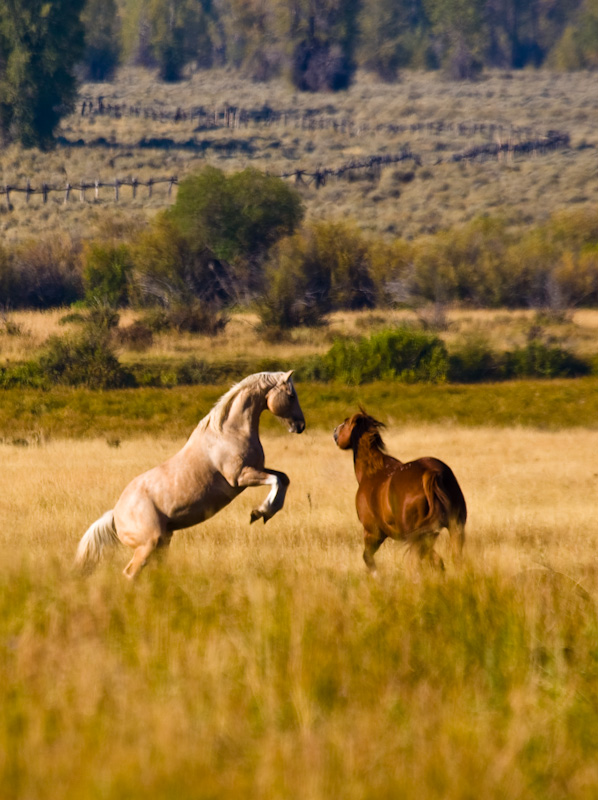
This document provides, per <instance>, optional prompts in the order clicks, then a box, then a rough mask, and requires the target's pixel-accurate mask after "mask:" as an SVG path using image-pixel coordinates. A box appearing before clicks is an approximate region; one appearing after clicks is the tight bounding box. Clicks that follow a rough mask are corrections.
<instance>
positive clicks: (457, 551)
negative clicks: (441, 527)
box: [448, 519, 465, 564]
mask: <svg viewBox="0 0 598 800" xmlns="http://www.w3.org/2000/svg"><path fill="white" fill-rule="evenodd" d="M448 532H449V536H450V540H451V552H452V556H453V562H454V563H455V564H460V563H461V562H462V560H463V545H464V544H465V525H464V524H463V523H462V522H459V521H458V520H456V519H452V520H451V521H450V522H449V526H448Z"/></svg>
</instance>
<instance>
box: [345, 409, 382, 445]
mask: <svg viewBox="0 0 598 800" xmlns="http://www.w3.org/2000/svg"><path fill="white" fill-rule="evenodd" d="M384 427H386V426H385V425H384V423H383V422H379V421H378V420H377V419H374V417H370V415H369V414H368V413H367V412H366V410H365V409H364V408H363V406H359V411H358V412H357V414H353V416H352V417H347V419H346V420H345V421H344V422H341V424H340V425H337V427H336V428H335V429H334V441H335V442H336V443H337V445H338V446H339V447H340V449H341V450H355V449H356V448H357V445H358V443H359V440H360V439H361V437H362V436H363V435H364V434H369V437H368V438H369V439H370V443H371V445H373V446H374V447H377V448H379V449H383V448H384V443H383V442H382V437H381V436H380V433H379V430H380V428H384Z"/></svg>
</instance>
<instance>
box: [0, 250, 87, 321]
mask: <svg viewBox="0 0 598 800" xmlns="http://www.w3.org/2000/svg"><path fill="white" fill-rule="evenodd" d="M0 261H1V259H0ZM6 277H7V279H8V284H9V287H10V291H9V293H8V294H7V295H4V302H5V303H8V304H10V306H11V307H13V308H54V307H56V306H64V305H70V304H71V303H73V302H74V301H76V300H80V299H81V298H82V297H83V281H82V277H81V264H80V257H79V246H78V244H77V243H76V242H73V240H72V239H71V238H70V237H69V236H67V235H62V236H60V235H54V236H52V237H48V238H40V239H34V240H30V241H26V242H23V243H21V244H18V245H16V246H15V247H14V249H13V250H12V252H11V258H10V270H9V275H8V276H6ZM5 279H6V278H5ZM0 280H2V278H1V277H0ZM2 288H4V287H2Z"/></svg>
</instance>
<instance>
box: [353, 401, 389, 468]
mask: <svg viewBox="0 0 598 800" xmlns="http://www.w3.org/2000/svg"><path fill="white" fill-rule="evenodd" d="M359 411H360V413H359V414H356V415H355V418H354V419H355V422H354V427H353V432H354V436H355V446H354V447H353V453H354V456H355V460H357V458H358V457H359V460H360V462H361V464H362V465H363V468H364V469H365V471H366V472H375V471H376V470H378V469H380V467H381V466H382V465H383V464H384V455H385V453H386V445H385V444H384V441H383V440H382V436H381V435H380V428H385V427H386V425H385V424H384V423H383V422H379V421H378V420H377V419H374V417H371V416H370V415H369V414H368V413H367V412H366V411H365V410H364V409H363V408H362V407H361V406H359Z"/></svg>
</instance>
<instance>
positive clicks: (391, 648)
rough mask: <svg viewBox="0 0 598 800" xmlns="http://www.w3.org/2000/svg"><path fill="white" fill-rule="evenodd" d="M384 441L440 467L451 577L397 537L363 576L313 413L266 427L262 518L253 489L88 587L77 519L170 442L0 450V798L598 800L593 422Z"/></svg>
mask: <svg viewBox="0 0 598 800" xmlns="http://www.w3.org/2000/svg"><path fill="white" fill-rule="evenodd" d="M386 438H387V443H388V445H389V449H390V451H391V452H393V453H394V454H396V455H398V456H401V457H402V458H403V459H409V458H412V457H416V456H419V455H422V454H425V453H428V454H434V455H436V456H439V457H441V458H443V459H444V460H446V461H447V462H448V463H449V464H450V465H451V466H452V467H453V468H454V470H455V473H456V475H457V476H458V478H459V480H460V482H461V484H462V487H463V490H464V493H465V495H466V498H467V501H468V505H469V514H470V516H469V523H468V541H467V560H466V566H465V569H464V570H463V571H462V572H460V573H458V572H456V571H455V570H454V568H453V567H451V566H449V568H448V570H447V572H446V573H445V575H444V576H436V575H430V574H427V573H423V574H422V575H419V576H418V575H417V574H413V573H411V572H409V570H408V568H407V565H406V561H405V559H404V556H403V550H402V548H401V547H400V546H399V545H398V544H396V543H394V542H390V543H386V544H385V545H384V546H383V548H382V549H381V551H380V553H379V555H378V563H379V572H380V579H379V581H373V580H372V579H371V578H369V577H368V576H367V575H366V574H365V568H364V566H363V564H362V561H361V547H360V531H359V526H358V523H357V520H356V517H355V512H354V508H353V496H354V491H355V479H354V476H353V471H352V463H351V457H350V455H349V454H347V453H342V452H340V451H338V450H337V449H336V448H335V446H334V443H333V441H332V438H331V436H330V435H329V434H324V433H321V432H316V433H313V432H310V431H307V432H306V433H305V434H304V435H302V436H301V437H295V436H289V435H280V436H267V437H264V443H265V449H266V454H267V463H268V464H269V465H271V466H273V467H278V468H281V469H284V470H286V471H287V472H288V473H289V475H290V476H291V479H292V483H291V489H290V492H289V495H288V500H287V504H286V506H285V508H284V510H283V511H282V512H281V513H280V514H279V515H278V516H277V517H275V518H274V519H273V520H272V521H271V522H269V523H268V525H266V526H261V527H258V526H253V527H249V525H248V519H249V510H250V508H251V507H252V505H253V504H254V503H255V501H256V499H257V496H258V495H259V492H257V491H251V490H250V491H248V492H246V493H245V495H244V496H241V497H240V498H239V499H238V500H237V501H235V502H234V503H233V504H232V505H231V506H229V507H228V508H227V509H225V510H224V511H222V512H221V513H220V514H219V515H217V516H216V517H215V518H213V519H212V520H210V521H208V522H207V523H205V524H203V525H202V526H200V527H198V528H196V529H194V530H192V531H189V532H181V533H178V534H176V536H175V538H174V541H173V545H172V548H171V553H170V557H169V561H168V564H167V565H165V566H164V567H157V568H150V567H148V569H147V570H146V571H145V572H144V573H143V574H142V576H141V578H140V580H139V581H138V582H137V583H136V584H135V585H134V586H130V585H128V584H127V583H126V582H125V580H124V578H123V577H122V576H121V574H120V570H121V567H122V566H123V565H124V563H125V562H126V560H127V554H125V553H124V552H122V551H115V553H114V555H113V556H112V557H111V558H109V559H107V561H106V562H105V563H104V564H103V565H102V566H101V567H100V569H99V570H98V572H97V573H96V574H95V575H94V576H92V577H91V578H90V579H88V580H80V579H77V578H76V577H74V576H73V575H71V574H70V562H71V559H72V556H73V553H74V549H75V546H76V542H77V540H78V538H79V537H80V535H81V534H82V533H83V531H84V529H85V528H86V527H87V525H88V524H89V523H90V522H91V521H92V520H93V519H95V518H96V517H98V516H99V515H100V513H102V512H103V511H104V510H105V509H106V508H108V507H110V506H111V505H112V504H113V503H114V500H115V498H116V497H117V495H118V494H119V492H120V490H121V489H122V488H123V487H124V485H125V483H126V482H127V481H128V480H129V479H130V478H132V477H133V476H134V475H136V474H137V473H139V472H140V471H141V470H142V469H144V468H146V467H149V466H151V465H154V464H155V463H157V462H158V461H160V460H161V459H163V458H165V457H167V456H168V455H169V454H170V453H172V452H173V450H174V449H175V448H176V446H177V445H176V444H175V445H173V443H172V442H171V441H160V440H157V441H156V440H149V439H145V440H136V441H130V442H126V443H124V444H123V445H121V446H120V447H119V448H110V447H108V446H107V445H106V443H105V442H103V441H99V440H91V441H84V442H74V441H68V440H61V441H53V442H49V443H47V444H45V445H43V446H41V447H39V448H35V447H29V448H18V447H13V446H7V445H0V457H1V458H2V462H3V464H4V471H3V492H2V495H1V496H0V521H1V523H2V524H1V528H0V530H1V534H0V537H1V544H2V552H3V557H2V569H1V570H0V582H1V583H2V592H1V594H0V597H1V598H2V600H1V601H0V605H1V609H0V610H1V613H0V626H1V629H0V631H1V636H0V656H1V657H0V699H1V701H2V707H3V715H2V722H1V723H0V743H1V745H2V746H0V787H1V789H2V792H1V793H2V796H3V797H13V798H21V797H22V798H26V797H36V798H40V799H41V798H52V799H53V798H56V797H61V798H75V797H77V798H97V797H106V798H111V800H112V798H123V800H124V798H127V797H132V796H138V795H139V794H140V793H143V794H144V795H145V796H149V797H160V798H170V797H172V798H174V797H177V798H184V799H186V798H189V800H190V799H191V798H196V797H198V796H202V797H211V798H219V797H223V798H230V797H237V798H241V797H247V798H249V797H264V798H297V800H299V799H300V800H304V799H305V798H307V799H308V800H320V798H325V797H326V798H329V797H335V798H356V799H357V798H372V800H373V799H374V798H380V797H387V798H391V797H392V798H397V797H416V796H417V797H421V798H443V799H446V798H466V797H474V796H475V797H477V796H484V797H489V798H504V797H507V796H508V797H510V798H528V797H538V798H543V799H544V798H561V797H565V796H566V797H572V798H590V797H592V796H593V791H594V789H595V786H596V782H597V781H598V769H597V767H596V761H595V752H594V746H595V734H596V685H597V678H598V663H597V658H596V648H595V642H596V638H595V637H596V630H597V627H596V625H597V618H596V609H595V605H594V603H595V599H596V598H597V597H598V573H597V570H596V558H595V554H596V546H597V544H598V523H597V522H596V518H595V513H594V506H595V502H594V499H595V497H596V489H597V485H596V484H597V482H598V459H597V456H596V453H597V452H598V432H596V431H586V430H569V431H564V432H557V433H545V432H537V431H530V430H525V429H520V430H501V431H497V430H494V429H476V430H469V429H464V428H458V427H440V426H420V427H413V428H409V429H404V430H400V429H398V428H392V429H390V430H389V431H388V432H387V436H386ZM179 444H180V443H179ZM443 548H444V542H441V543H440V549H441V550H443ZM580 587H583V588H580Z"/></svg>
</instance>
